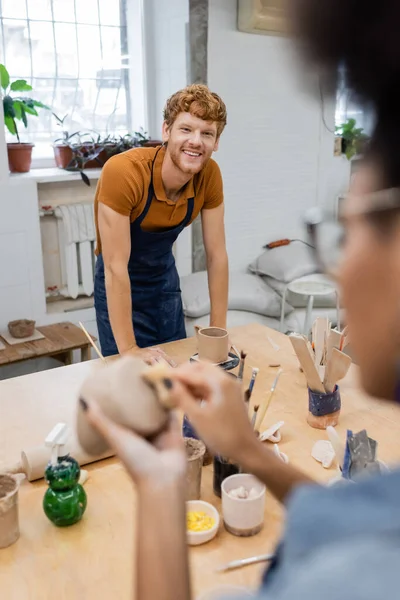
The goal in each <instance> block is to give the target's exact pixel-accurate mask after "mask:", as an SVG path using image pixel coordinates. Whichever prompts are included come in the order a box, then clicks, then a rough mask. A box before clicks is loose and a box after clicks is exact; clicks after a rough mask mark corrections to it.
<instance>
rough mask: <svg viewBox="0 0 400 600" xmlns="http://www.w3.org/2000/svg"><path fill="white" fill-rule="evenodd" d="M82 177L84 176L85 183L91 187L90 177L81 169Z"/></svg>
mask: <svg viewBox="0 0 400 600" xmlns="http://www.w3.org/2000/svg"><path fill="white" fill-rule="evenodd" d="M81 177H82V181H83V183H86V185H88V186H89V187H90V179H89V177H88V176H87V175H86V173H84V172H83V171H81Z"/></svg>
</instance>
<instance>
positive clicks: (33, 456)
mask: <svg viewBox="0 0 400 600" xmlns="http://www.w3.org/2000/svg"><path fill="white" fill-rule="evenodd" d="M63 452H65V454H71V455H72V456H73V457H74V458H75V460H77V462H78V463H79V465H80V466H83V465H88V464H90V463H93V462H97V461H99V460H104V459H106V458H111V457H112V456H115V452H114V451H113V450H111V449H110V450H109V451H107V452H104V453H103V454H100V455H97V456H91V455H89V454H87V453H86V452H84V451H83V450H82V448H80V446H79V444H78V442H77V441H75V440H73V441H67V443H66V444H65V446H64V450H63ZM48 463H49V448H48V447H47V446H46V445H45V444H43V445H41V446H34V447H32V448H25V449H24V450H22V451H21V460H20V462H19V463H16V464H14V465H10V466H9V467H5V469H4V471H5V472H6V473H10V474H14V475H16V474H19V473H21V474H23V475H25V477H26V478H27V480H28V481H36V480H37V479H43V477H44V472H45V470H46V467H47V465H48ZM2 471H3V469H2Z"/></svg>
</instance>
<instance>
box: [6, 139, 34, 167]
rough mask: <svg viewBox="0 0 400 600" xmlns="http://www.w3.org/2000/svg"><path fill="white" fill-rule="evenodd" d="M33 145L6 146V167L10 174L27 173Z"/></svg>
mask: <svg viewBox="0 0 400 600" xmlns="http://www.w3.org/2000/svg"><path fill="white" fill-rule="evenodd" d="M34 145H35V144H7V152H8V166H9V169H10V171H11V173H28V172H29V171H30V169H31V163H32V148H33V147H34Z"/></svg>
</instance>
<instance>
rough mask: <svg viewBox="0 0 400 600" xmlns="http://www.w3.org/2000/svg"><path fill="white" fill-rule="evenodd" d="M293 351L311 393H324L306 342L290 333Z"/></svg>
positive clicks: (300, 336)
mask: <svg viewBox="0 0 400 600" xmlns="http://www.w3.org/2000/svg"><path fill="white" fill-rule="evenodd" d="M289 339H290V341H291V342H292V346H293V348H294V351H295V352H296V355H297V358H298V359H299V362H300V366H301V368H302V369H303V373H304V375H305V376H306V380H307V384H308V387H309V388H310V390H312V391H313V392H320V393H321V394H324V393H325V388H324V386H323V385H322V381H321V379H320V378H319V375H318V370H317V367H316V365H315V363H314V361H313V359H312V356H311V354H310V351H309V348H308V346H307V342H306V340H305V339H304V337H303V336H302V335H299V334H297V333H292V334H290V335H289Z"/></svg>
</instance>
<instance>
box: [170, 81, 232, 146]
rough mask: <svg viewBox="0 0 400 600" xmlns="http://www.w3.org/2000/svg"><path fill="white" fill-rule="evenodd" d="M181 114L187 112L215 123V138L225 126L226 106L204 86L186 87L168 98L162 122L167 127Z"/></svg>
mask: <svg viewBox="0 0 400 600" xmlns="http://www.w3.org/2000/svg"><path fill="white" fill-rule="evenodd" d="M181 112H189V113H190V114H191V115H193V116H194V117H199V118H200V119H203V120H204V121H215V122H216V124H217V137H219V136H220V135H221V133H222V132H223V130H224V127H225V125H226V117H227V114H226V106H225V104H224V102H223V101H222V100H221V98H220V97H219V96H218V94H215V93H214V92H211V91H210V90H209V88H208V87H207V86H206V85H201V84H193V85H188V86H187V87H185V88H184V89H182V90H179V91H178V92H176V93H175V94H173V95H172V96H171V97H170V98H168V100H167V103H166V105H165V108H164V121H165V122H166V124H167V125H168V127H171V126H172V125H173V124H174V122H175V119H176V117H177V116H178V114H179V113H181Z"/></svg>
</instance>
